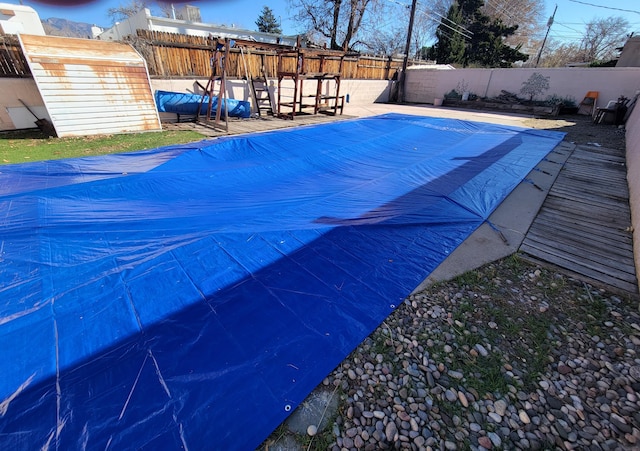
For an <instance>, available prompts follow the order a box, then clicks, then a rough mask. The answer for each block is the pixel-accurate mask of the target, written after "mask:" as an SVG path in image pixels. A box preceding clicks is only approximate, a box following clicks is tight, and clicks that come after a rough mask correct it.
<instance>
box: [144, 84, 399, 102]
mask: <svg viewBox="0 0 640 451" xmlns="http://www.w3.org/2000/svg"><path fill="white" fill-rule="evenodd" d="M207 81H208V80H206V79H203V80H198V82H199V83H200V84H201V85H202V86H207ZM390 86H391V82H389V81H387V80H342V81H341V82H340V95H343V96H345V97H346V96H348V97H349V98H348V101H349V103H350V104H355V105H368V104H371V103H374V102H386V101H387V100H388V99H389V88H390ZM303 87H304V94H315V90H316V83H315V82H314V81H311V80H308V81H305V82H304V84H303ZM151 88H152V89H153V90H154V91H155V90H161V91H175V92H201V91H200V88H199V87H198V86H197V85H196V81H195V80H193V79H184V80H180V79H159V78H158V79H151ZM227 88H228V89H229V91H228V94H229V96H230V97H232V98H234V99H237V100H249V99H250V97H251V93H250V92H249V89H250V88H249V84H248V83H247V82H246V81H243V80H228V81H227ZM277 88H278V80H276V79H270V80H269V90H270V91H271V93H272V95H273V96H274V97H273V99H274V101H275V100H276V95H277V94H276V93H277ZM282 88H283V89H282V90H283V92H282V96H283V98H285V97H286V96H289V97H290V96H291V95H292V92H293V82H292V81H291V80H290V79H288V80H283V82H282ZM334 88H335V83H334V82H325V83H324V84H323V88H322V89H323V92H325V93H327V94H328V93H331V92H333V91H331V90H333V89H334ZM347 108H348V106H347Z"/></svg>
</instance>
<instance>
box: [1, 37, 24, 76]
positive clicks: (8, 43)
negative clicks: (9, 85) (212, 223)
mask: <svg viewBox="0 0 640 451" xmlns="http://www.w3.org/2000/svg"><path fill="white" fill-rule="evenodd" d="M30 76H31V71H30V70H29V65H28V64H27V60H26V59H25V57H24V55H23V54H22V49H21V48H20V43H19V42H18V38H16V37H14V36H9V35H0V77H30Z"/></svg>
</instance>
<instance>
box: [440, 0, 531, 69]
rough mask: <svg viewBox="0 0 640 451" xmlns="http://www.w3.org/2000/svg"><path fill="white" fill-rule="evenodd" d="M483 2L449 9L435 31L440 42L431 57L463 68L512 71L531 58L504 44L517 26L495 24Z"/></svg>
mask: <svg viewBox="0 0 640 451" xmlns="http://www.w3.org/2000/svg"><path fill="white" fill-rule="evenodd" d="M482 5H483V0H457V1H455V2H454V3H453V4H452V5H451V7H450V8H449V12H448V13H447V19H443V20H442V21H441V23H440V25H439V26H438V29H437V31H436V37H437V38H438V41H437V42H436V44H435V45H434V46H433V49H432V52H431V54H430V57H431V58H434V59H436V61H437V62H439V63H442V64H456V65H460V66H463V67H467V66H470V65H472V66H479V67H511V65H512V64H513V63H514V62H516V61H526V60H527V59H528V58H529V56H528V55H525V54H524V53H521V52H520V46H518V47H516V48H513V47H510V46H508V45H507V44H505V43H504V38H506V37H508V36H511V35H513V34H514V33H515V31H516V30H517V28H518V26H517V25H514V26H512V27H508V26H506V25H504V24H503V23H502V22H501V21H500V20H499V19H495V20H492V19H491V18H489V16H487V15H485V14H484V13H483V12H482V10H481V8H482Z"/></svg>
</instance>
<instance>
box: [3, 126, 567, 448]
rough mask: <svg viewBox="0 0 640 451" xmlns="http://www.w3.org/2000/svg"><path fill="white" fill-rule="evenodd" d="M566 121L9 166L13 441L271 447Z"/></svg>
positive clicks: (303, 132) (329, 136) (318, 131)
mask: <svg viewBox="0 0 640 451" xmlns="http://www.w3.org/2000/svg"><path fill="white" fill-rule="evenodd" d="M562 137H563V134H562V133H557V132H548V131H540V130H529V129H521V128H515V127H507V126H500V125H492V124H484V123H476V122H468V121H460V120H451V119H436V118H425V117H414V116H407V115H398V114H389V115H384V116H377V117H372V118H366V119H360V120H348V121H341V122H337V123H332V124H326V125H320V126H314V127H301V128H295V129H289V130H286V131H278V132H270V133H264V134H259V135H251V136H244V137H233V138H224V139H218V140H215V141H203V142H200V143H192V144H190V145H183V146H175V147H165V148H161V149H155V150H150V151H144V152H137V153H132V154H125V155H112V156H102V157H94V158H82V159H71V160H59V161H50V162H41V163H29V164H20V165H9V166H2V170H1V171H0V211H1V212H2V215H1V216H0V260H1V261H2V266H0V337H1V342H2V343H3V345H2V346H3V359H2V361H0V366H1V367H2V368H1V374H2V375H3V377H2V378H0V447H1V448H3V449H33V448H40V447H42V448H45V449H47V448H51V449H53V448H57V449H74V448H83V449H84V448H90V449H98V448H99V449H121V448H145V449H177V448H185V449H189V448H190V449H202V448H207V449H231V448H236V449H252V448H255V447H256V446H258V445H259V444H260V443H261V442H262V441H263V440H264V439H265V438H266V437H267V436H268V434H269V433H270V432H271V431H272V430H273V429H274V428H275V427H277V425H278V424H279V423H280V422H282V421H283V420H284V418H286V416H287V415H289V414H290V413H291V412H292V411H293V410H294V409H295V408H296V407H297V406H298V405H299V404H300V403H301V402H302V401H303V400H304V398H305V397H306V396H307V395H308V393H309V392H310V391H311V390H312V389H313V388H314V387H315V386H316V385H317V384H318V383H319V382H320V381H321V380H322V379H323V378H324V377H325V376H326V375H327V374H328V373H329V372H330V371H331V370H332V369H333V368H335V367H336V366H337V365H338V364H339V363H340V362H341V361H342V360H343V359H344V358H345V357H346V356H347V355H348V354H349V353H350V352H351V351H352V350H353V349H354V348H355V347H356V346H357V345H358V344H359V343H360V342H361V341H362V340H363V339H364V338H365V337H366V336H367V335H369V334H370V333H371V332H372V331H373V330H374V329H375V328H376V327H377V326H378V325H379V324H380V323H381V322H382V321H383V320H384V319H385V318H386V317H387V316H388V315H389V314H390V313H391V312H392V311H393V310H394V309H395V308H396V307H397V306H399V305H400V304H401V303H402V301H403V299H404V297H405V296H407V295H408V294H409V293H410V292H411V291H412V290H413V289H414V288H415V287H416V286H417V285H418V284H419V283H420V282H421V281H422V280H423V279H424V278H425V277H426V276H427V275H428V274H429V273H430V272H431V271H432V270H433V269H435V267H436V266H437V265H438V264H440V263H441V262H442V261H443V260H444V259H445V258H446V257H447V255H449V254H450V253H451V252H452V251H453V250H454V249H455V248H456V247H457V246H458V245H459V244H460V243H461V242H462V241H463V240H464V239H465V238H466V237H468V236H469V234H471V233H472V232H473V231H474V230H475V229H476V228H477V227H478V226H479V225H481V224H482V222H483V221H485V220H486V218H487V217H488V216H489V214H490V213H491V212H492V211H493V210H494V209H495V208H496V207H497V206H498V205H499V204H500V202H501V201H502V200H503V199H504V198H505V197H506V196H507V195H508V194H509V192H510V191H511V190H512V189H513V188H514V187H515V186H516V185H517V184H518V183H519V182H520V181H521V180H522V179H523V178H524V177H525V176H526V174H527V173H528V172H529V171H530V170H531V169H533V168H534V167H535V166H536V164H537V163H538V162H539V161H540V160H541V159H542V158H543V157H544V156H545V155H546V154H547V153H548V152H549V151H550V150H551V149H553V147H554V146H555V145H556V144H557V143H558V142H559V141H560V140H561V139H562Z"/></svg>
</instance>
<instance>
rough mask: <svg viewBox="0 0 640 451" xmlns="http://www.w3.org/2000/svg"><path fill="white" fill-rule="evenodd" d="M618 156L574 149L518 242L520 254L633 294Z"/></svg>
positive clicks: (624, 173) (635, 291)
mask: <svg viewBox="0 0 640 451" xmlns="http://www.w3.org/2000/svg"><path fill="white" fill-rule="evenodd" d="M624 155H625V153H624V150H615V149H608V148H604V147H595V146H587V145H579V146H577V147H576V148H575V150H574V151H573V153H572V154H571V155H570V156H569V158H568V160H567V161H566V163H565V165H564V167H563V169H562V170H561V171H560V173H559V175H558V178H557V179H556V181H555V183H554V184H553V186H552V187H551V190H550V191H549V194H548V196H547V198H546V200H545V201H544V203H543V205H542V207H541V209H540V211H539V213H538V215H537V217H536V219H535V220H534V222H533V223H532V225H531V227H530V228H529V231H528V232H527V235H526V237H525V239H524V241H523V243H522V245H521V246H520V251H521V252H522V253H523V254H525V257H526V256H530V257H531V258H532V259H533V260H536V261H539V262H543V263H551V264H553V265H555V266H558V267H560V268H563V269H564V270H566V271H568V272H569V273H570V274H572V275H573V276H576V277H577V278H579V279H582V280H586V281H588V282H591V283H593V284H595V285H605V286H607V288H610V289H613V290H614V291H618V292H624V293H631V294H633V295H634V296H637V294H638V281H637V279H636V272H635V265H634V260H633V245H632V234H631V231H630V227H631V214H630V209H629V191H628V187H627V179H626V176H627V170H626V166H625V156H624Z"/></svg>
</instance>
